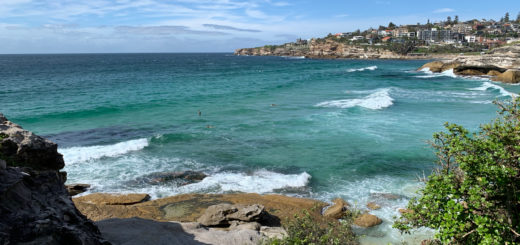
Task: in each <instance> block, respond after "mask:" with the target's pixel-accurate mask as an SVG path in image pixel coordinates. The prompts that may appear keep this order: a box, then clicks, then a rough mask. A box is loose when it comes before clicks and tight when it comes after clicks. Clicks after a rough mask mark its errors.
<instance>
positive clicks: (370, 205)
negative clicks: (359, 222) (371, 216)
mask: <svg viewBox="0 0 520 245" xmlns="http://www.w3.org/2000/svg"><path fill="white" fill-rule="evenodd" d="M367 208H369V209H371V210H378V209H380V208H381V206H379V205H378V204H377V203H375V202H369V203H367Z"/></svg>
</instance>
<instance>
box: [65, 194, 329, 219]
mask: <svg viewBox="0 0 520 245" xmlns="http://www.w3.org/2000/svg"><path fill="white" fill-rule="evenodd" d="M91 197H93V194H90V195H86V196H82V197H79V198H73V200H74V203H75V204H76V207H77V208H78V209H79V210H80V211H81V212H82V213H83V214H85V215H86V216H87V217H88V218H89V219H92V220H94V221H99V220H104V219H110V218H132V217H140V218H144V219H151V220H155V221H180V222H196V221H197V220H198V219H199V217H201V216H202V215H203V214H204V212H205V211H206V209H208V207H210V206H212V205H217V204H226V203H227V204H233V205H240V204H242V205H254V204H258V205H262V206H264V207H265V210H266V211H267V212H269V214H271V215H274V216H276V217H279V218H280V222H281V223H282V224H283V223H284V222H286V221H287V220H289V219H291V218H292V217H294V215H295V214H299V213H300V212H301V210H304V209H305V210H311V209H312V208H314V207H316V209H314V211H311V212H310V214H311V215H313V216H315V217H321V213H320V210H321V208H323V207H325V206H326V205H327V204H326V203H324V202H320V201H316V200H312V199H305V198H296V197H288V196H282V195H260V194H254V193H236V194H182V195H177V196H171V197H166V198H160V199H155V200H151V201H146V202H142V203H137V204H133V205H106V204H101V203H96V202H94V201H93V200H95V199H97V198H91ZM94 197H95V196H94Z"/></svg>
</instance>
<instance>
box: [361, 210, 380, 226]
mask: <svg viewBox="0 0 520 245" xmlns="http://www.w3.org/2000/svg"><path fill="white" fill-rule="evenodd" d="M381 223H383V220H381V219H380V218H378V217H377V216H375V215H372V214H368V213H365V214H362V215H360V216H358V217H356V218H355V219H354V224H355V225H357V226H360V227H365V228H367V227H373V226H376V225H379V224H381Z"/></svg>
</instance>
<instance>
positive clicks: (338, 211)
mask: <svg viewBox="0 0 520 245" xmlns="http://www.w3.org/2000/svg"><path fill="white" fill-rule="evenodd" d="M332 202H333V203H334V204H333V205H332V206H330V207H329V208H327V210H325V212H323V216H325V217H327V218H334V219H341V218H343V216H344V215H345V211H347V209H348V207H349V204H348V203H347V202H346V201H345V200H343V199H341V198H336V199H334V200H333V201H332Z"/></svg>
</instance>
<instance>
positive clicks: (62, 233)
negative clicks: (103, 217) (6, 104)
mask: <svg viewBox="0 0 520 245" xmlns="http://www.w3.org/2000/svg"><path fill="white" fill-rule="evenodd" d="M63 166H64V162H63V157H62V155H61V154H59V153H58V152H57V145H56V144H55V143H53V142H51V141H48V140H46V139H43V138H42V137H39V136H37V135H34V134H33V133H31V132H29V131H26V130H23V129H22V128H21V127H20V126H18V125H17V124H14V123H12V122H10V121H8V120H7V119H6V118H5V117H4V116H3V115H2V114H0V244H22V243H23V244H107V243H106V242H105V241H104V240H103V239H102V238H101V234H100V232H99V230H98V228H97V227H96V226H95V225H94V224H93V223H92V222H91V221H90V220H88V219H87V218H86V217H85V216H83V215H82V214H81V213H80V212H79V211H78V210H77V209H76V207H75V206H74V203H73V202H72V200H71V199H70V197H69V194H68V192H67V190H66V188H65V186H64V185H63V183H64V182H65V180H66V173H64V172H59V170H60V169H61V168H63Z"/></svg>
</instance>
